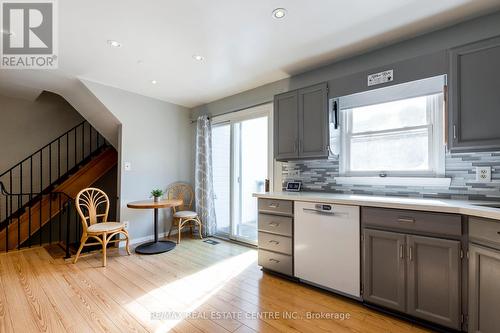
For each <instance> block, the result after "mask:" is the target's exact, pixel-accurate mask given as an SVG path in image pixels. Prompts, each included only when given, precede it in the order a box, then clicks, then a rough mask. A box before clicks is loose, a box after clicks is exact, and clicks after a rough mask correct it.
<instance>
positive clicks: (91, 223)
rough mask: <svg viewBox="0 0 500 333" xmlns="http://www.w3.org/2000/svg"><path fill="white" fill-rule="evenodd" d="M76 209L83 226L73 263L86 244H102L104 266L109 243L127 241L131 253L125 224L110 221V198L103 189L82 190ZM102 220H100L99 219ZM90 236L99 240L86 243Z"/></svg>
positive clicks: (76, 200) (127, 247)
mask: <svg viewBox="0 0 500 333" xmlns="http://www.w3.org/2000/svg"><path fill="white" fill-rule="evenodd" d="M75 202H76V210H77V211H78V214H79V215H80V220H81V222H82V226H83V234H82V239H81V241H80V247H79V248H78V252H77V253H76V256H75V259H74V260H73V263H76V262H77V260H78V257H79V256H80V253H81V252H82V249H83V247H84V246H92V245H101V246H102V266H103V267H105V266H106V247H107V245H108V244H109V243H117V242H121V241H126V242H127V243H126V246H125V247H126V250H127V253H128V254H129V255H130V249H129V236H128V232H127V230H126V229H125V224H124V223H120V222H108V212H109V198H108V196H107V195H106V193H104V192H103V191H102V190H100V189H97V188H86V189H84V190H81V191H80V192H79V193H78V195H77V196H76V199H75ZM99 219H100V220H101V222H99V221H98V220H99ZM119 234H122V235H124V236H125V238H122V239H116V240H111V239H112V238H113V237H114V236H115V235H119ZM89 238H93V239H96V240H97V242H94V243H86V242H87V240H88V239H89Z"/></svg>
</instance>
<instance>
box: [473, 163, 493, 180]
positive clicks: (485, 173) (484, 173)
mask: <svg viewBox="0 0 500 333" xmlns="http://www.w3.org/2000/svg"><path fill="white" fill-rule="evenodd" d="M476 181H478V182H480V183H489V182H491V167H490V166H481V167H476Z"/></svg>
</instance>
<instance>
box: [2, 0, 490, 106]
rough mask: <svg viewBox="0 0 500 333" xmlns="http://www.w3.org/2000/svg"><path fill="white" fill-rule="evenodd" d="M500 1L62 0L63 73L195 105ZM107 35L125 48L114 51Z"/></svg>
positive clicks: (486, 8) (427, 28)
mask: <svg viewBox="0 0 500 333" xmlns="http://www.w3.org/2000/svg"><path fill="white" fill-rule="evenodd" d="M499 6H500V1H499V0H439V1H436V0H377V1H371V0H349V1H340V0H252V1H250V0H210V1H207V0H177V1H173V0H170V1H168V0H167V1H166V0H147V1H137V0H106V1H102V0H71V1H66V0H64V1H59V35H60V36H59V70H58V72H57V75H60V76H63V77H77V78H83V79H86V80H90V81H96V82H99V83H102V84H105V85H109V86H114V87H117V88H121V89H125V90H129V91H132V92H136V93H139V94H142V95H146V96H150V97H154V98H158V99H161V100H164V101H168V102H172V103H176V104H180V105H184V106H187V107H193V106H197V105H200V104H203V103H207V102H210V101H213V100H216V99H219V98H222V97H225V96H228V95H232V94H235V93H238V92H241V91H244V90H247V89H251V88H254V87H257V86H260V85H263V84H266V83H269V82H273V81H276V80H279V79H283V78H286V77H288V76H290V75H292V74H294V73H298V72H301V71H304V70H306V69H309V68H312V67H314V66H317V65H321V64H325V63H327V62H331V61H335V60H336V59H339V58H340V57H346V56H348V55H350V54H356V53H359V52H362V51H365V50H369V49H373V48H375V47H377V45H381V44H386V43H389V42H393V41H397V40H401V39H404V38H408V37H412V36H415V35H418V34H420V33H423V32H426V31H430V30H433V29H437V28H440V27H443V26H446V25H449V24H452V23H455V22H457V21H461V20H464V19H466V18H469V17H473V16H477V15H480V14H483V13H486V12H488V11H492V10H494V9H498V8H500V7H499ZM277 7H285V8H286V9H287V10H288V14H287V16H286V17H285V18H284V19H282V20H276V19H273V18H272V16H271V12H272V10H273V9H274V8H277ZM429 18H432V19H429ZM110 39H111V40H117V41H119V42H121V43H122V47H121V48H111V47H109V45H108V44H107V43H106V41H107V40H110ZM194 54H200V55H203V56H204V57H205V60H204V61H202V62H198V61H196V60H194V59H193V58H192V56H193V55H194ZM138 61H141V62H142V63H141V64H139V63H138ZM40 74H41V73H36V74H34V76H37V77H40ZM14 76H15V75H14ZM22 76H23V77H24V78H26V73H24V74H22ZM0 77H1V75H0ZM9 77H10V78H13V75H12V73H10V74H9ZM152 80H156V81H157V82H158V83H157V84H156V85H153V84H151V81H152ZM42 81H43V80H42ZM51 84H53V83H51Z"/></svg>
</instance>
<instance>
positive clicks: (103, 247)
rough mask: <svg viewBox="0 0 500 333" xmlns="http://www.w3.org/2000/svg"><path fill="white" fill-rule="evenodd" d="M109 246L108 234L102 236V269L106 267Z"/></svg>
mask: <svg viewBox="0 0 500 333" xmlns="http://www.w3.org/2000/svg"><path fill="white" fill-rule="evenodd" d="M107 246H108V241H107V236H106V233H104V234H103V236H102V267H106V248H107Z"/></svg>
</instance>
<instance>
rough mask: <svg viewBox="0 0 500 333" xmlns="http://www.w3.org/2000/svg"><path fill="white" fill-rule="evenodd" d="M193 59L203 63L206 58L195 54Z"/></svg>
mask: <svg viewBox="0 0 500 333" xmlns="http://www.w3.org/2000/svg"><path fill="white" fill-rule="evenodd" d="M193 59H194V60H196V61H202V60H203V59H205V58H204V57H203V56H201V55H199V54H194V55H193Z"/></svg>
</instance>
